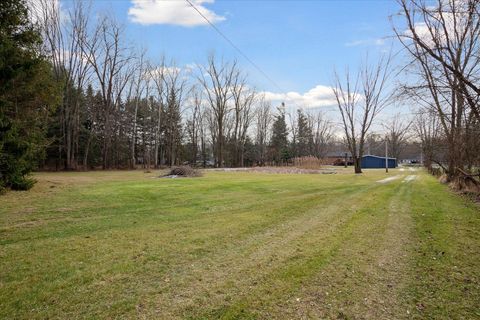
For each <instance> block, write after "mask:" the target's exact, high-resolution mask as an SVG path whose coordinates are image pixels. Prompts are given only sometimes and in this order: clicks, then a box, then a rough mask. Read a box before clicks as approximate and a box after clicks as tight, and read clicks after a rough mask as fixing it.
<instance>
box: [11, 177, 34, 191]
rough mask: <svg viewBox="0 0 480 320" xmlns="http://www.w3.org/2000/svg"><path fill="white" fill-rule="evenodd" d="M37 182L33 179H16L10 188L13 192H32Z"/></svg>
mask: <svg viewBox="0 0 480 320" xmlns="http://www.w3.org/2000/svg"><path fill="white" fill-rule="evenodd" d="M35 182H36V181H35V179H32V178H27V177H15V179H13V180H12V181H11V185H10V187H11V188H12V190H20V191H25V190H30V189H31V188H32V187H33V185H34V184H35Z"/></svg>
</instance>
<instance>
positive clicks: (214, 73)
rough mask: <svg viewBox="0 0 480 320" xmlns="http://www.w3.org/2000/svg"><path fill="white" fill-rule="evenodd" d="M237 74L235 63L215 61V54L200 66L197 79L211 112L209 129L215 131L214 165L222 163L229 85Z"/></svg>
mask: <svg viewBox="0 0 480 320" xmlns="http://www.w3.org/2000/svg"><path fill="white" fill-rule="evenodd" d="M236 74H237V63H236V61H234V62H233V63H225V62H223V61H221V62H217V61H216V60H215V56H214V55H211V56H210V57H209V58H208V66H207V67H200V75H199V76H198V80H199V82H200V84H201V86H202V87H203V88H204V89H205V95H206V98H207V101H208V103H209V107H210V110H211V112H212V116H213V118H212V117H211V120H214V122H215V124H213V123H212V125H211V129H213V130H215V131H216V132H215V133H213V132H212V135H213V137H214V139H213V140H214V141H215V144H216V145H215V153H216V165H217V166H218V167H223V165H224V147H225V131H224V130H225V120H226V118H227V114H228V112H229V111H230V110H229V108H228V101H229V100H230V98H231V96H232V93H231V90H230V89H231V85H232V83H233V80H234V77H235V75H236Z"/></svg>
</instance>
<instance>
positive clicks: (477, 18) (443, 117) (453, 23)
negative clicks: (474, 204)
mask: <svg viewBox="0 0 480 320" xmlns="http://www.w3.org/2000/svg"><path fill="white" fill-rule="evenodd" d="M399 3H400V5H401V7H402V17H403V19H404V20H405V23H406V28H407V30H408V31H407V32H403V31H402V32H400V31H398V27H396V26H394V30H395V32H396V34H397V38H398V39H399V40H400V42H401V43H402V44H403V46H404V47H405V48H406V49H407V52H408V53H409V55H410V56H411V57H412V62H411V64H410V68H409V69H408V70H410V71H411V70H414V72H412V74H414V75H416V79H417V81H418V84H414V85H408V86H406V92H407V94H409V95H410V96H411V97H413V98H414V99H415V100H416V101H417V102H418V103H419V104H421V105H422V106H423V107H424V108H427V109H428V110H430V111H431V112H434V113H435V114H436V115H437V117H438V122H439V124H440V126H441V129H442V131H443V133H444V134H445V138H446V144H447V146H448V148H447V157H446V160H445V162H446V165H445V171H446V173H447V177H448V180H449V181H451V180H454V179H455V177H456V176H457V174H458V172H459V169H460V170H463V168H464V166H465V163H466V162H467V161H468V160H467V159H468V158H469V156H468V153H469V151H468V150H467V149H468V147H467V143H466V139H465V138H466V137H468V136H471V133H470V132H468V131H467V130H470V129H471V128H472V127H470V126H468V124H467V123H468V122H471V119H473V118H476V119H477V120H479V119H480V113H479V101H480V88H479V86H478V82H479V80H480V60H479V59H480V56H479V54H478V52H479V50H480V46H479V40H480V15H479V8H480V2H479V1H475V0H466V1H459V0H449V1H440V0H438V1H436V2H435V3H434V5H432V4H431V3H428V5H427V3H425V2H424V1H417V0H408V1H407V0H401V1H399ZM477 136H478V135H477ZM442 166H443V165H442ZM460 172H461V171H460Z"/></svg>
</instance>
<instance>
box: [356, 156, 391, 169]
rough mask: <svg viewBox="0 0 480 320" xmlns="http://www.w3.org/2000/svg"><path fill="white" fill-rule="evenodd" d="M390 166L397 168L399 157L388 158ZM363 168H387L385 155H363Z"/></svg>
mask: <svg viewBox="0 0 480 320" xmlns="http://www.w3.org/2000/svg"><path fill="white" fill-rule="evenodd" d="M388 167H389V168H396V167H397V159H396V158H388ZM362 168H363V169H375V168H377V169H378V168H385V157H379V156H373V155H366V156H363V157H362Z"/></svg>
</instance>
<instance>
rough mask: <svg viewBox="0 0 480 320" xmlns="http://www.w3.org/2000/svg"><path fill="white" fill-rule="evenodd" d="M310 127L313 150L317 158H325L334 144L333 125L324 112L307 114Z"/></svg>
mask: <svg viewBox="0 0 480 320" xmlns="http://www.w3.org/2000/svg"><path fill="white" fill-rule="evenodd" d="M307 118H308V121H309V126H310V127H311V128H312V133H313V150H314V155H315V156H316V157H317V158H320V159H322V158H324V157H326V155H327V152H328V149H329V147H330V145H331V144H332V142H333V138H334V135H333V132H334V131H333V124H332V122H331V121H329V120H328V119H327V118H326V116H325V114H324V113H323V112H317V113H313V112H310V113H308V114H307Z"/></svg>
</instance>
